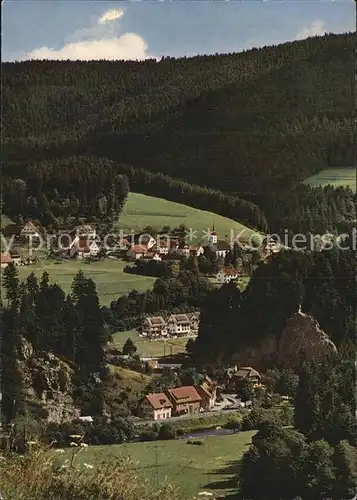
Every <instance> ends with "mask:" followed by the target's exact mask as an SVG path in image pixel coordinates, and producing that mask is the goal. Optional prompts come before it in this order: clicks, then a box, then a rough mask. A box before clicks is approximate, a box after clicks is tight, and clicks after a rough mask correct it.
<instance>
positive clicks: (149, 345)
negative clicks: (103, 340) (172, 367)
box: [113, 330, 188, 357]
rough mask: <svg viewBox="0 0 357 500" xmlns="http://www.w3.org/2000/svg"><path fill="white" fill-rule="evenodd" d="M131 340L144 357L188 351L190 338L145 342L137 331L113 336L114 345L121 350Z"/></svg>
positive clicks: (118, 333)
mask: <svg viewBox="0 0 357 500" xmlns="http://www.w3.org/2000/svg"><path fill="white" fill-rule="evenodd" d="M128 338H131V340H133V341H134V343H135V345H136V347H137V348H138V354H139V355H140V356H142V357H149V356H165V355H166V356H167V355H171V354H178V353H180V352H185V351H186V344H187V341H188V338H182V339H169V340H167V341H166V340H151V341H150V340H144V339H143V338H142V337H139V335H138V333H137V332H136V330H130V331H128V332H117V333H114V335H113V341H114V344H116V345H117V347H118V348H119V349H121V348H122V347H123V345H124V343H125V341H126V340H127V339H128Z"/></svg>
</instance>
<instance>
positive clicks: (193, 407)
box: [166, 385, 202, 416]
mask: <svg viewBox="0 0 357 500" xmlns="http://www.w3.org/2000/svg"><path fill="white" fill-rule="evenodd" d="M166 395H167V397H168V398H169V400H170V401H171V403H172V414H173V415H174V416H179V415H187V414H189V415H191V414H194V413H198V412H199V411H200V408H201V401H202V398H201V396H200V395H199V394H198V392H197V391H196V389H195V388H194V387H193V385H190V386H183V387H177V388H176V389H168V390H167V391H166Z"/></svg>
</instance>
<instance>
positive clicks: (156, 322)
mask: <svg viewBox="0 0 357 500" xmlns="http://www.w3.org/2000/svg"><path fill="white" fill-rule="evenodd" d="M141 333H142V335H145V336H147V337H150V338H153V337H164V336H165V335H167V326H166V321H165V320H164V318H163V317H162V316H154V317H149V316H148V317H147V318H145V320H144V321H143V323H142V325H141Z"/></svg>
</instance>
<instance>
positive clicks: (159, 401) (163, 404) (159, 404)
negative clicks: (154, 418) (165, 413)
mask: <svg viewBox="0 0 357 500" xmlns="http://www.w3.org/2000/svg"><path fill="white" fill-rule="evenodd" d="M145 398H146V400H147V401H149V403H150V404H151V406H152V407H153V408H154V410H160V409H161V408H172V403H171V402H170V400H169V398H168V397H167V396H166V394H164V393H163V392H158V393H156V394H147V395H146V396H145Z"/></svg>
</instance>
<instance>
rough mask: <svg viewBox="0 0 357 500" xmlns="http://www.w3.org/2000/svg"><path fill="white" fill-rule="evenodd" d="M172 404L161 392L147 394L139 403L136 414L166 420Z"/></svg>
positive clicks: (151, 418)
mask: <svg viewBox="0 0 357 500" xmlns="http://www.w3.org/2000/svg"><path fill="white" fill-rule="evenodd" d="M172 406H173V405H172V403H171V401H170V400H169V398H168V397H167V395H166V394H164V393H163V392H159V393H156V394H147V395H146V396H145V398H144V399H143V400H142V401H141V402H140V404H139V407H138V416H140V417H142V418H146V419H150V420H166V419H167V418H170V417H171V410H172Z"/></svg>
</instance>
